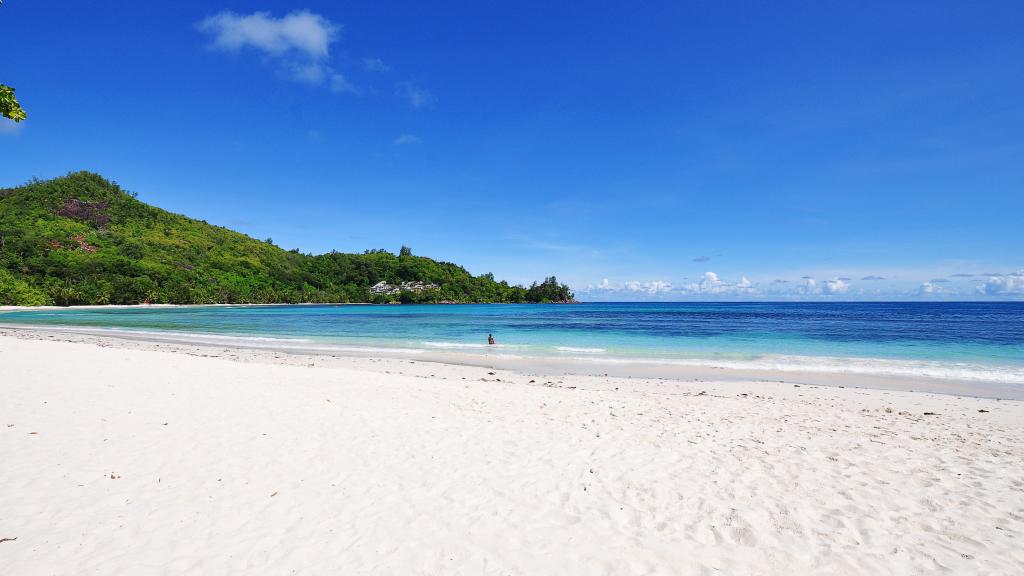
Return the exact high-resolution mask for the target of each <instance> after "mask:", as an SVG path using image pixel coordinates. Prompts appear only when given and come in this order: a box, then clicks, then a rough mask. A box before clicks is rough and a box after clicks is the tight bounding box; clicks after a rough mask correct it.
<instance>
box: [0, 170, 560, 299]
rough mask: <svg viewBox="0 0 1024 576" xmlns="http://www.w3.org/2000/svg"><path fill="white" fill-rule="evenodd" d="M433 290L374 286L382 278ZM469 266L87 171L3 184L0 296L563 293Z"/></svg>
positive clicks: (550, 281)
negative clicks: (190, 214)
mask: <svg viewBox="0 0 1024 576" xmlns="http://www.w3.org/2000/svg"><path fill="white" fill-rule="evenodd" d="M381 281H383V282H387V283H390V284H394V285H400V284H401V283H402V282H423V283H425V284H428V285H429V284H432V285H434V286H433V287H429V288H427V289H422V290H399V291H398V292H397V293H393V294H373V293H371V291H370V288H371V287H372V286H373V285H375V284H377V283H378V282H381ZM571 300H572V292H571V291H570V290H569V288H568V287H567V286H565V285H564V284H559V283H558V281H557V280H556V279H555V278H554V277H550V278H547V279H545V280H544V281H543V282H541V283H539V284H538V283H535V284H534V285H533V286H531V287H529V288H526V287H522V286H511V285H509V284H508V283H506V282H498V281H495V280H494V277H493V276H492V275H490V274H484V275H481V276H473V275H471V274H470V273H469V272H467V271H466V270H465V269H464V268H462V267H461V266H458V265H455V264H452V263H449V262H438V261H435V260H432V259H430V258H424V257H421V256H414V255H413V254H412V252H411V250H408V249H406V248H403V250H401V252H400V253H399V254H397V255H396V254H393V253H390V252H387V251H384V250H369V251H367V252H365V253H363V254H343V253H339V252H331V253H329V254H322V255H318V256H314V255H308V254H300V253H299V252H298V251H295V250H293V251H287V250H284V249H282V248H279V247H277V246H275V245H274V244H272V243H270V242H264V241H260V240H256V239H254V238H251V237H249V236H246V235H245V234H241V233H239V232H235V231H233V230H229V229H227V228H223V227H221V226H214V225H211V224H208V223H206V222H203V221H199V220H193V219H191V218H187V217H185V216H181V215H179V214H172V213H170V212H167V211H166V210H161V209H160V208H156V207H154V206H150V205H148V204H145V203H143V202H141V201H139V200H137V199H136V198H135V196H134V195H133V194H129V193H127V192H125V191H124V190H122V189H121V188H120V187H119V186H118V185H117V184H115V183H113V182H110V181H108V180H106V179H104V178H103V177H101V176H99V175H97V174H92V173H89V172H76V173H73V174H69V175H67V176H64V177H61V178H54V179H52V180H41V181H33V182H30V183H28V184H26V185H24V186H20V187H17V188H7V189H0V304H7V305H11V304H15V305H43V304H57V305H74V304H139V303H144V302H150V303H154V304H156V303H172V304H214V303H233V304H234V303H298V302H378V303H384V302H392V301H394V302H566V301H571Z"/></svg>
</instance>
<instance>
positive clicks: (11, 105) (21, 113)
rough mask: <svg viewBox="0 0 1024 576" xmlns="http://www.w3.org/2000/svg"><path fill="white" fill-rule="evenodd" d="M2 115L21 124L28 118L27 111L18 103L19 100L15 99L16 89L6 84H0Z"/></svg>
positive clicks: (0, 110) (0, 112) (0, 109)
mask: <svg viewBox="0 0 1024 576" xmlns="http://www.w3.org/2000/svg"><path fill="white" fill-rule="evenodd" d="M0 115H3V117H4V118H10V119H11V120H14V121H15V122H21V121H22V120H24V119H25V118H28V115H27V114H25V110H24V109H23V108H22V107H21V104H19V103H18V99H17V98H15V97H14V88H11V87H10V86H7V85H6V84H0Z"/></svg>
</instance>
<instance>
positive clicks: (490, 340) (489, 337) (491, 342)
mask: <svg viewBox="0 0 1024 576" xmlns="http://www.w3.org/2000/svg"><path fill="white" fill-rule="evenodd" d="M487 343H488V344H489V345H492V346H493V345H494V335H493V334H488V335H487Z"/></svg>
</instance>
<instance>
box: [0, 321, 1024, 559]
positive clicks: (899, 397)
mask: <svg viewBox="0 0 1024 576" xmlns="http://www.w3.org/2000/svg"><path fill="white" fill-rule="evenodd" d="M0 365H2V366H3V368H4V370H3V377H2V378H0V397H3V401H2V402H0V424H3V426H0V459H2V460H3V461H4V462H5V465H4V466H2V467H0V483H2V485H3V486H4V487H5V490H3V491H0V510H3V515H2V517H0V538H7V539H10V540H8V541H5V542H3V543H0V547H2V548H0V554H2V555H3V559H4V560H3V563H4V565H5V567H6V568H7V569H8V571H10V572H11V573H17V574H21V573H60V574H65V573H98V574H122V573H132V574H140V573H146V574H148V573H153V574H163V573H185V572H203V573H246V574H280V573H286V572H297V573H345V574H371V573H374V574H383V573H424V574H426V573H430V574H441V573H443V574H466V575H478V574H489V573H495V574H498V573H500V574H509V575H523V576H526V575H530V576H534V575H548V574H551V575H555V574H559V575H560V574H568V573H588V574H597V573H601V574H616V575H624V576H630V575H634V574H635V575H637V576H639V575H641V574H645V575H650V574H664V575H669V574H686V575H689V574H694V575H697V574H709V573H723V574H752V573H757V574H766V575H783V574H794V573H796V574H837V573H841V574H855V575H856V574H865V575H867V574H924V573H932V572H936V571H948V572H951V573H956V574H979V575H980V574H1014V573H1020V572H1021V571H1022V570H1024V551H1022V549H1021V548H1020V547H1019V546H1018V545H1017V544H1018V542H1019V541H1020V539H1021V538H1024V479H1022V478H1021V476H1020V473H1019V471H1020V470H1021V469H1024V402H1018V401H1007V400H994V399H984V398H967V397H957V396H950V395H943V394H932V393H928V392H921V391H918V392H902V391H893V390H872V389H866V388H852V387H847V388H840V387H838V386H828V385H823V383H822V382H814V383H810V384H797V383H793V382H792V381H787V382H785V383H783V382H765V381H755V380H743V379H735V380H734V379H728V378H711V379H696V380H671V379H659V378H642V377H636V376H634V377H617V376H577V375H557V374H549V375H545V376H540V375H539V374H524V373H521V372H517V371H512V370H503V369H500V368H481V367H475V366H466V365H458V364H444V363H438V362H432V361H421V360H420V359H418V358H415V359H410V358H370V357H349V356H337V357H335V356H326V355H305V354H293V353H286V352H280V351H272V350H253V349H245V348H237V347H224V346H221V347H215V346H194V345H193V346H190V345H185V344H180V343H161V342H152V341H134V340H123V339H116V338H109V337H99V336H89V335H77V336H76V335H66V334H65V335H62V334H59V333H54V332H35V333H32V334H28V333H27V332H25V331H18V332H17V333H16V334H15V333H14V331H11V330H9V329H5V330H0Z"/></svg>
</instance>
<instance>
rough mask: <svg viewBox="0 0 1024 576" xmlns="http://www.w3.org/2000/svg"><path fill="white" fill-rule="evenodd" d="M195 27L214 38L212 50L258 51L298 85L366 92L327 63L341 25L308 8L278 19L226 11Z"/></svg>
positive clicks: (264, 14)
mask: <svg viewBox="0 0 1024 576" xmlns="http://www.w3.org/2000/svg"><path fill="white" fill-rule="evenodd" d="M196 28H198V29H199V31H200V32H203V33H205V34H207V35H209V36H210V37H211V42H210V47H211V48H213V49H217V50H223V51H226V52H236V53H237V52H241V51H242V50H254V51H256V52H258V53H260V54H262V55H263V56H264V57H265V58H266V59H267V61H268V62H271V63H273V64H274V65H275V66H276V67H277V69H278V71H279V72H280V73H282V74H283V75H284V76H287V77H288V78H290V79H291V80H294V81H296V82H301V83H303V84H310V85H314V86H319V85H321V84H323V83H324V82H325V81H328V80H329V81H330V89H331V90H332V91H333V92H345V93H349V94H357V95H359V94H362V93H363V90H362V89H360V88H358V87H356V86H354V85H353V84H352V83H351V82H349V81H348V79H347V78H345V76H344V75H343V74H341V73H339V72H336V71H335V70H334V69H332V68H331V66H330V65H329V64H328V62H327V60H328V57H329V56H330V48H331V44H332V43H333V42H334V41H335V40H336V39H337V37H338V34H339V32H340V31H341V25H339V24H335V23H333V22H331V21H330V20H328V19H326V18H324V17H323V16H320V15H319V14H315V13H313V12H310V11H309V10H300V11H298V12H292V13H290V14H287V15H285V16H282V17H280V18H275V17H273V16H272V15H270V14H269V13H268V12H254V13H252V14H236V13H234V12H230V11H224V12H220V13H218V14H214V15H213V16H208V17H207V18H205V19H203V20H202V21H200V22H198V23H197V24H196Z"/></svg>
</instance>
